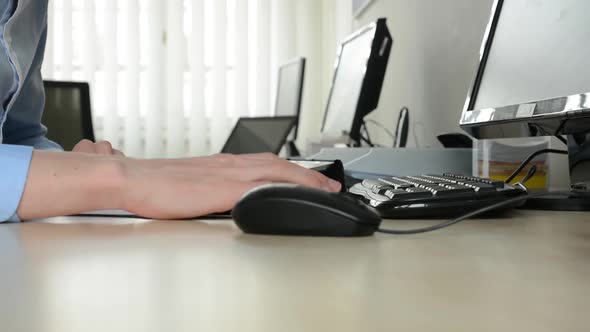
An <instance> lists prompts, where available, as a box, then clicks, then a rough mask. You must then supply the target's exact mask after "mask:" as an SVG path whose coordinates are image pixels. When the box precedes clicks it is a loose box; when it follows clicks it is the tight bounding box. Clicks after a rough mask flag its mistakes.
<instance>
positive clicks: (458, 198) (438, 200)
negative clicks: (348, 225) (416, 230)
mask: <svg viewBox="0 0 590 332" xmlns="http://www.w3.org/2000/svg"><path fill="white" fill-rule="evenodd" d="M348 192H349V193H350V194H352V195H353V196H354V197H356V198H360V199H361V200H362V201H364V202H365V203H366V204H368V205H370V206H372V207H374V208H375V209H376V210H377V211H378V212H379V213H380V214H381V216H382V217H383V218H388V219H399V218H438V217H456V216H460V215H463V214H465V213H469V212H471V211H475V210H478V209H480V208H483V207H487V206H490V205H493V204H495V203H499V202H501V201H504V200H506V199H509V198H513V197H517V196H519V195H525V194H526V191H525V190H524V189H522V188H520V187H516V186H512V185H509V184H505V183H504V182H502V181H495V180H491V179H485V178H480V177H473V176H464V175H457V174H443V175H419V176H400V177H384V178H379V179H371V180H363V181H362V182H361V183H357V184H355V185H353V186H352V187H350V188H349V189H348ZM522 203H523V202H518V203H515V204H513V205H510V206H506V207H504V208H503V209H506V208H515V207H518V205H520V204H522Z"/></svg>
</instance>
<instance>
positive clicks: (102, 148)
mask: <svg viewBox="0 0 590 332" xmlns="http://www.w3.org/2000/svg"><path fill="white" fill-rule="evenodd" d="M94 147H95V153H96V154H100V155H107V156H110V155H112V154H114V153H113V146H112V145H111V143H110V142H107V141H102V142H98V143H96V144H95V145H94Z"/></svg>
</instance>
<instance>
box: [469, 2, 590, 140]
mask: <svg viewBox="0 0 590 332" xmlns="http://www.w3.org/2000/svg"><path fill="white" fill-rule="evenodd" d="M503 4H504V0H494V2H493V5H492V11H491V15H490V20H489V22H488V25H487V27H486V32H485V34H484V38H483V42H482V45H481V48H480V58H479V62H478V69H477V72H476V76H475V78H474V80H473V82H472V84H471V86H470V87H469V91H468V94H467V98H466V101H465V105H464V107H463V112H462V115H461V120H460V126H461V127H462V128H463V130H465V131H466V132H468V133H469V134H471V135H472V136H474V137H475V138H479V139H484V138H510V137H531V136H553V135H564V134H575V133H579V132H584V131H587V130H588V128H590V92H588V93H581V94H574V95H569V96H563V97H558V98H549V99H544V100H534V101H529V102H523V103H519V104H514V105H506V106H501V107H493V108H484V109H475V104H476V102H477V94H478V93H479V88H480V86H481V82H482V80H483V76H484V74H485V67H486V65H487V61H488V57H489V54H490V51H491V49H492V46H493V42H494V37H495V33H496V28H497V26H498V23H499V20H500V17H501V14H502V8H503ZM571 119H576V120H583V121H584V125H583V126H580V123H577V124H573V123H571V122H572V121H569V120H571ZM583 127H585V128H586V129H584V128H583Z"/></svg>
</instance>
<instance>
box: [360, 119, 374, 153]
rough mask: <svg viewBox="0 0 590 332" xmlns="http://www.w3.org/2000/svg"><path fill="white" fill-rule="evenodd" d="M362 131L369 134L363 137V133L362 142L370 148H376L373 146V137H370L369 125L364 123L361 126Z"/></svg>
mask: <svg viewBox="0 0 590 332" xmlns="http://www.w3.org/2000/svg"><path fill="white" fill-rule="evenodd" d="M361 130H364V131H365V133H366V134H367V136H366V137H365V136H363V134H362V133H361V135H360V138H361V141H363V142H365V143H367V144H368V145H369V146H370V147H372V148H373V147H375V144H373V142H372V141H371V136H369V131H368V130H367V125H366V123H365V122H364V121H363V124H362V126H361Z"/></svg>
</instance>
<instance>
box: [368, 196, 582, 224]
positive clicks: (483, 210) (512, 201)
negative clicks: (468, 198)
mask: <svg viewBox="0 0 590 332" xmlns="http://www.w3.org/2000/svg"><path fill="white" fill-rule="evenodd" d="M570 195H572V192H571V191H556V192H552V193H547V192H545V193H538V194H530V195H523V196H519V197H514V198H511V199H507V200H504V201H502V202H499V203H496V204H493V205H490V206H486V207H484V208H481V209H479V210H476V211H473V212H470V213H468V214H466V215H463V216H461V217H459V218H456V219H453V220H449V221H445V222H442V223H440V224H436V225H433V226H429V227H424V228H418V229H409V230H392V229H382V228H380V229H378V230H377V233H382V234H391V235H415V234H424V233H430V232H433V231H437V230H440V229H443V228H447V227H449V226H453V225H455V224H458V223H460V222H462V221H465V220H467V219H470V218H474V217H477V216H479V215H481V214H484V213H486V212H490V211H493V210H496V209H499V208H503V207H505V206H509V205H512V204H516V203H519V202H521V201H522V202H523V203H524V201H526V200H527V199H529V198H537V197H546V196H570Z"/></svg>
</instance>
